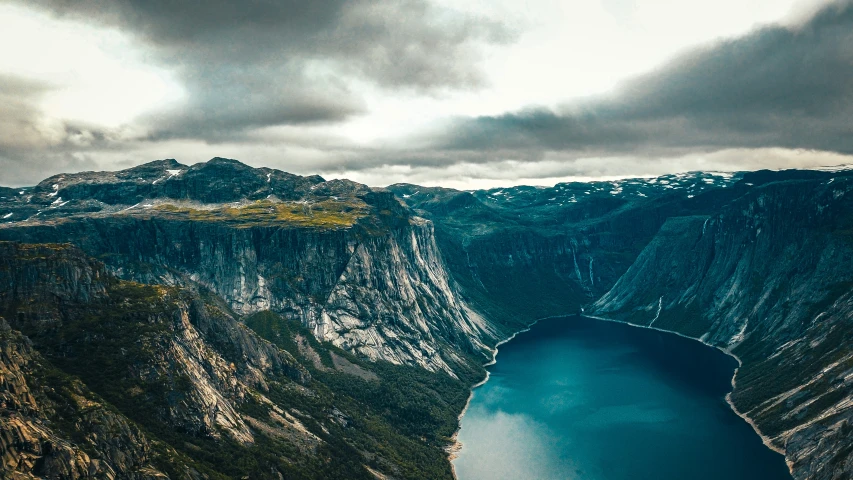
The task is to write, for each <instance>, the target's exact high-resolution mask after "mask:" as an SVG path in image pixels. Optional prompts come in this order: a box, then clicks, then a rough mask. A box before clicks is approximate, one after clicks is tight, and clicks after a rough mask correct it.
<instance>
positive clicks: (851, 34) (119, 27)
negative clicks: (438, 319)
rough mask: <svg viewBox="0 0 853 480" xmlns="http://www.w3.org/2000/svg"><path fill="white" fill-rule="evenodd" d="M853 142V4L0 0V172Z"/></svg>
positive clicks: (336, 163) (478, 181) (588, 169)
mask: <svg viewBox="0 0 853 480" xmlns="http://www.w3.org/2000/svg"><path fill="white" fill-rule="evenodd" d="M850 155H853V1H844V2H837V1H815V0H808V1H806V0H715V1H706V0H689V1H685V0H574V1H563V2H558V1H548V0H527V1H522V0H515V1H509V0H468V1H466V2H458V1H450V0H397V1H383V0H378V1H367V0H333V1H321V0H314V1H308V2H305V1H293V0H282V1H275V0H241V1H225V0H211V1H204V2H198V1H175V0H114V1H111V2H105V1H103V0H74V1H67V0H26V1H9V0H0V185H13V186H21V185H29V184H34V183H36V182H38V181H39V180H41V179H43V178H45V177H47V176H49V175H52V174H55V173H59V172H70V171H81V170H112V169H119V168H126V167H129V166H132V165H135V164H139V163H143V162H147V161H150V160H155V159H160V158H176V159H177V160H178V161H180V162H182V163H187V164H191V163H195V162H199V161H205V160H208V159H209V158H211V157H214V156H223V157H230V158H236V159H239V160H241V161H243V162H245V163H248V164H250V165H254V166H270V167H274V168H279V169H282V170H286V171H290V172H294V173H300V174H314V173H319V174H321V175H323V176H325V177H327V178H339V177H346V178H351V179H353V180H357V181H362V182H365V183H368V184H370V185H374V186H383V185H388V184H391V183H396V182H409V183H420V184H427V185H444V186H451V187H457V188H481V187H491V186H506V185H514V184H538V185H551V184H554V183H555V182H558V181H563V180H567V179H578V178H579V179H586V178H602V177H606V178H614V177H626V176H640V175H656V174H663V173H672V172H679V171H688V170H700V169H702V170H729V171H731V170H746V169H758V168H790V167H807V166H819V165H835V164H841V163H853V158H851V157H850Z"/></svg>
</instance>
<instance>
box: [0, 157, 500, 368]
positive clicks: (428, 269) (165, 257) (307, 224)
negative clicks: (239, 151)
mask: <svg viewBox="0 0 853 480" xmlns="http://www.w3.org/2000/svg"><path fill="white" fill-rule="evenodd" d="M161 170H162V172H161ZM163 172H165V173H163ZM169 172H178V173H169ZM225 178H227V179H232V178H237V179H238V180H240V181H239V182H237V181H232V180H229V182H227V183H228V185H229V186H228V188H227V189H226V188H224V187H223V188H219V183H221V182H222V181H223V179H225ZM204 179H207V183H206V184H205V183H204ZM211 192H218V193H216V194H214V193H211ZM51 195H52V196H51ZM40 198H42V200H39V199H40ZM51 198H61V199H63V202H66V203H68V202H71V203H69V204H68V205H65V206H64V207H63V208H72V209H74V210H73V211H72V212H73V213H69V214H63V215H60V214H59V213H57V211H56V210H55V209H54V210H50V211H47V210H45V211H43V212H42V213H41V214H40V215H38V216H36V217H32V218H30V219H29V220H26V221H23V222H13V223H7V224H5V225H4V228H2V229H0V238H4V239H10V240H12V239H13V240H23V241H28V242H45V241H47V242H66V241H70V242H73V243H75V244H77V245H79V246H80V247H81V248H83V250H84V251H86V253H88V254H90V255H93V256H96V257H98V258H101V259H103V260H104V261H105V262H106V263H107V265H108V267H109V269H110V271H111V272H112V273H114V274H116V275H119V276H121V277H122V278H125V279H132V280H136V281H140V282H146V283H158V284H167V285H184V286H190V287H193V288H199V287H200V288H204V289H208V290H210V291H212V292H213V293H215V294H216V295H218V296H219V297H221V298H222V299H224V300H225V301H226V302H227V304H228V305H229V307H230V308H231V309H233V310H234V311H235V312H236V313H238V314H240V315H248V314H252V313H256V312H259V311H264V310H272V311H274V312H276V313H278V314H280V315H282V316H284V317H285V318H288V319H292V320H296V321H299V322H301V323H302V324H303V325H305V326H307V327H309V328H310V329H311V330H312V331H313V332H314V334H315V335H316V336H317V337H318V338H320V339H322V340H328V341H331V342H332V343H333V344H335V345H337V346H340V347H342V348H345V349H347V350H350V351H353V352H357V353H359V354H361V355H364V356H366V357H368V358H371V359H375V360H379V359H381V360H386V361H389V362H392V363H396V364H409V365H419V366H421V367H424V368H426V369H428V370H430V371H438V370H443V371H445V372H448V373H450V374H451V375H455V373H454V366H455V365H458V364H460V363H464V360H463V359H462V357H460V354H462V355H469V354H470V355H474V356H482V355H485V352H486V351H487V348H486V344H488V343H493V342H494V341H495V339H494V338H495V336H496V334H495V333H494V332H493V331H492V329H491V328H490V327H489V326H488V325H487V324H486V322H485V321H483V319H482V318H481V317H480V316H479V315H478V314H476V313H475V312H473V311H472V310H471V309H470V308H469V307H467V306H466V305H465V304H464V303H463V302H462V301H461V300H460V298H459V296H458V289H457V287H456V284H455V283H454V282H453V281H452V280H451V279H450V277H449V276H448V274H447V272H446V269H445V265H444V260H443V258H442V255H441V253H440V252H439V250H438V248H437V246H436V243H435V239H434V236H433V227H432V225H431V223H430V222H427V221H424V220H422V219H419V218H417V217H414V216H412V215H410V213H409V211H408V209H406V208H405V207H404V206H402V205H401V204H400V203H399V202H398V201H397V200H396V199H395V198H394V196H393V195H392V194H391V193H389V192H383V191H375V190H371V189H368V188H367V187H365V186H363V185H359V184H355V183H353V182H347V181H339V180H336V181H331V182H325V181H323V179H322V178H320V177H298V176H294V175H289V174H285V173H284V172H278V171H273V170H269V169H252V168H251V167H247V166H245V165H242V164H239V162H234V161H226V160H220V159H214V160H212V161H211V162H208V163H207V164H199V165H196V166H193V167H183V166H180V165H179V164H176V163H173V162H168V161H166V162H154V163H152V164H148V165H147V166H143V167H137V168H136V169H131V170H129V171H124V172H117V173H114V174H112V173H111V174H97V175H96V174H78V175H76V176H59V177H56V178H52V179H48V180H46V181H44V182H42V183H41V184H40V185H39V186H38V187H36V188H35V189H34V190H33V193H32V194H31V198H30V200H29V201H28V202H24V201H23V200H21V199H18V200H16V201H14V202H11V203H10V204H11V205H17V207H16V208H19V209H22V208H26V207H25V205H27V204H31V203H33V201H36V202H38V201H41V202H42V203H44V202H47V201H48V200H50V199H51ZM175 199H178V200H180V202H179V201H177V200H175ZM294 199H298V200H294ZM188 201H189V202H190V203H186V202H188ZM212 201H228V202H235V201H236V202H237V203H228V204H220V203H199V202H212ZM131 202H135V203H136V204H138V205H135V204H133V203H131ZM181 202H184V203H181ZM95 204H96V205H97V208H98V209H99V210H98V211H97V212H91V211H84V209H85V208H90V207H92V205H95ZM22 205H24V206H22ZM10 208H11V207H10Z"/></svg>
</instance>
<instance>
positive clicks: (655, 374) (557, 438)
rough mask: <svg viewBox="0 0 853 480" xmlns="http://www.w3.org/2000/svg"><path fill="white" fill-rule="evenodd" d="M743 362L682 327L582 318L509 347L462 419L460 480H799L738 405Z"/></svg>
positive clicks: (543, 328)
mask: <svg viewBox="0 0 853 480" xmlns="http://www.w3.org/2000/svg"><path fill="white" fill-rule="evenodd" d="M735 367H737V362H736V361H735V360H734V359H732V358H731V357H729V356H727V355H725V354H723V353H722V352H719V351H718V350H716V349H713V348H710V347H707V346H704V345H702V344H700V343H699V342H696V341H694V340H690V339H686V338H681V337H678V336H676V335H673V334H667V333H661V332H656V331H653V330H648V329H640V328H635V327H630V326H627V325H623V324H618V323H611V322H603V321H598V320H592V319H587V318H579V317H565V318H559V319H550V320H544V321H542V322H539V323H538V324H536V325H535V326H534V327H533V328H532V329H531V330H530V331H529V332H525V333H522V334H520V335H518V336H517V337H516V338H515V339H514V340H512V341H510V342H509V343H507V344H505V345H502V346H501V347H500V353H499V355H498V357H497V363H496V364H495V365H493V366H491V367H489V371H490V372H491V377H490V379H489V381H488V382H486V384H484V385H483V386H481V387H479V388H477V389H475V390H474V395H473V398H472V399H471V404H470V406H469V408H468V410H467V412H466V413H465V416H464V417H463V418H462V429H461V430H460V432H459V440H460V441H461V442H462V445H463V446H462V450H461V451H460V452H459V456H458V458H456V459H455V460H454V462H453V463H454V466H455V468H456V472H457V476H458V477H459V480H500V479H560V480H565V479H583V480H686V479H692V480H723V479H724V480H756V479H761V480H791V477H790V475H789V474H788V469H787V467H786V466H785V462H784V458H783V457H782V456H781V455H779V454H778V453H775V452H773V451H771V450H769V449H768V448H767V447H765V446H764V445H763V444H762V443H761V439H760V438H759V437H758V435H756V434H755V432H754V431H753V430H752V428H751V427H750V426H749V425H748V424H747V423H746V422H744V421H743V420H742V419H741V418H739V417H738V416H737V415H735V413H734V412H732V411H731V409H729V406H728V405H727V404H726V402H725V398H724V397H725V394H726V393H727V392H729V391H730V390H731V383H730V382H731V377H732V373H733V372H734V369H735Z"/></svg>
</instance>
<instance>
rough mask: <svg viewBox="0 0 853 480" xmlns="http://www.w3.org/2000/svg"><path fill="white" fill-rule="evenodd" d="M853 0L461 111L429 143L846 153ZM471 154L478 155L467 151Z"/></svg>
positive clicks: (514, 151)
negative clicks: (499, 109)
mask: <svg viewBox="0 0 853 480" xmlns="http://www.w3.org/2000/svg"><path fill="white" fill-rule="evenodd" d="M851 80H853V3H851V2H849V1H847V2H841V3H834V4H831V5H829V6H826V7H824V8H823V9H821V10H819V11H818V12H817V13H816V14H815V15H814V16H813V17H811V18H809V19H808V20H806V21H804V22H802V23H799V24H795V25H786V26H783V25H773V26H766V27H763V28H760V29H758V30H755V31H753V32H751V33H749V34H747V35H745V36H742V37H738V38H734V39H728V40H723V41H719V42H716V43H714V44H712V45H710V46H706V47H703V48H698V49H694V50H692V51H689V52H687V53H685V54H683V55H681V56H679V57H678V58H676V59H674V60H672V61H670V62H668V63H666V64H665V65H663V66H662V67H661V68H659V69H657V70H655V71H652V72H650V73H648V74H646V75H642V76H640V77H637V78H633V79H631V80H629V81H627V82H626V83H624V84H623V85H622V86H621V87H620V88H619V89H618V90H617V92H616V93H615V94H613V95H611V96H608V97H599V98H596V99H592V100H587V101H583V102H577V103H574V104H570V105H566V106H564V107H562V108H559V109H546V108H530V109H526V110H523V111H519V112H514V113H507V114H503V115H497V116H489V117H478V118H461V119H456V120H454V121H452V122H451V123H450V124H449V125H448V126H447V127H446V128H445V129H443V130H441V131H439V132H437V133H436V132H434V133H433V137H432V140H433V148H435V149H437V150H442V151H446V152H457V153H462V152H469V153H470V154H475V153H476V152H480V155H479V158H480V159H481V161H493V160H494V159H495V158H503V159H527V160H534V159H542V158H545V156H546V155H545V154H546V152H562V153H564V154H572V155H574V156H575V157H578V158H579V157H583V156H614V155H627V154H631V155H635V156H636V155H639V156H644V157H655V156H664V155H668V156H681V155H686V154H688V153H691V152H710V151H715V150H719V149H726V148H791V149H814V150H825V151H832V152H839V153H853V123H851V122H850V119H851V118H853V81H851ZM474 156H476V155H474Z"/></svg>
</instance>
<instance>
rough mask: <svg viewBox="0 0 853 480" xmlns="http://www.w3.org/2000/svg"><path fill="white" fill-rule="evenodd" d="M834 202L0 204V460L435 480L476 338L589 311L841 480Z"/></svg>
mask: <svg viewBox="0 0 853 480" xmlns="http://www.w3.org/2000/svg"><path fill="white" fill-rule="evenodd" d="M851 189H853V175H851V172H849V171H845V170H840V171H795V170H792V171H759V172H742V173H736V174H730V173H717V172H692V173H684V174H675V175H668V176H663V177H658V178H653V179H627V180H620V181H613V182H590V183H565V184H557V185H555V186H554V187H549V188H541V187H513V188H505V189H493V190H480V191H457V190H452V189H444V188H435V187H421V186H416V185H408V184H398V185H392V186H390V187H388V188H387V189H375V188H369V187H366V186H364V185H361V184H357V183H355V182H349V181H345V180H331V181H326V180H325V179H323V178H321V177H318V176H311V177H300V176H297V175H291V174H288V173H285V172H281V171H278V170H273V169H267V168H259V169H255V168H252V167H249V166H247V165H244V164H242V163H240V162H237V161H235V160H229V159H221V158H215V159H213V160H211V161H209V162H206V163H200V164H196V165H193V166H186V165H182V164H179V163H177V162H176V161H174V160H160V161H155V162H151V163H148V164H145V165H141V166H138V167H134V168H131V169H128V170H124V171H119V172H84V173H78V174H64V175H58V176H55V177H51V178H48V179H46V180H44V181H43V182H41V183H39V184H38V185H36V186H35V187H31V188H24V189H15V190H13V189H4V190H2V192H0V197H2V198H0V218H2V220H0V222H2V223H0V241H2V243H0V251H2V255H0V262H2V264H0V317H2V318H3V320H2V322H0V325H2V327H3V328H2V337H1V338H2V340H0V341H2V358H0V360H2V372H3V375H4V376H3V378H4V379H6V380H5V383H4V386H3V389H4V390H3V391H0V395H2V398H3V402H4V405H5V406H4V408H5V412H6V414H5V415H4V416H3V417H2V419H0V421H2V423H0V432H2V435H0V439H2V440H0V449H2V452H3V468H4V470H7V471H12V472H16V474H18V475H20V476H21V478H31V477H38V476H48V477H58V478H89V477H93V478H103V477H107V478H118V477H120V478H166V477H168V478H233V477H238V478H239V477H241V476H243V475H249V476H250V477H251V478H451V477H452V475H453V472H452V469H451V465H450V463H449V462H448V460H447V455H446V452H445V449H446V448H447V447H448V446H449V445H450V444H452V441H453V440H452V439H453V436H454V433H455V432H456V430H457V428H458V418H457V417H458V415H459V413H460V412H461V411H462V410H463V408H464V407H465V404H466V401H467V400H468V397H469V389H470V387H471V386H472V385H474V384H476V383H477V382H479V381H481V380H482V379H483V377H484V374H485V372H484V369H483V367H482V365H483V364H484V363H486V362H487V361H488V360H489V359H490V358H491V356H492V349H493V348H494V346H495V345H496V344H497V343H498V342H499V341H501V340H504V339H506V338H508V337H509V336H511V335H512V334H514V333H516V332H518V331H520V330H523V329H524V328H526V327H527V326H528V325H530V324H531V323H533V322H534V321H535V320H537V319H540V318H543V317H549V316H555V315H566V314H571V313H575V312H578V311H579V310H580V309H581V308H582V307H583V308H585V309H586V311H587V312H589V313H591V314H592V315H595V316H601V317H606V318H611V319H614V320H619V321H623V322H628V323H633V324H636V325H643V326H648V325H650V324H652V323H654V327H656V328H659V329H663V330H667V331H672V332H676V333H679V334H681V335H684V336H687V337H691V338H694V339H699V340H701V341H703V342H705V343H707V344H709V345H712V346H716V347H719V348H721V349H725V350H727V351H730V352H732V353H733V354H735V355H737V356H738V357H739V358H740V359H741V360H742V361H743V365H742V366H741V367H740V369H739V370H738V373H737V376H736V384H735V388H734V391H733V394H732V396H731V401H732V403H733V404H734V406H735V407H736V408H737V409H738V410H739V411H740V412H743V413H744V414H745V415H747V416H748V417H749V418H750V419H752V421H754V423H755V425H756V426H757V428H758V429H759V430H760V431H761V432H762V433H763V434H764V435H765V436H766V437H767V438H768V439H769V440H768V441H769V443H770V444H771V446H773V447H774V448H775V449H777V450H779V451H783V452H784V454H785V459H786V461H787V465H788V467H789V469H790V472H791V474H792V475H793V476H794V478H796V479H806V478H809V479H819V480H823V479H827V480H829V479H843V478H850V477H851V475H853V434H851V428H852V427H851V426H850V421H851V417H853V408H851V406H853V396H852V394H853V373H852V372H853V349H851V347H850V339H851V338H853V321H851V319H853V278H851V275H853V273H851V272H852V271H851V269H850V268H849V265H851V260H853V242H851V238H853V237H851V232H853V205H851V201H853V200H851V196H850V190H851ZM498 365H500V363H499V364H498ZM715 392H717V390H715ZM717 393H725V391H721V392H717ZM463 424H464V422H463ZM740 425H741V427H744V428H747V429H748V426H746V424H745V423H743V424H740ZM105 430H109V431H112V432H120V435H119V436H118V437H116V438H120V439H121V440H119V441H110V440H109V439H108V438H107V436H105V435H103V434H100V433H99V432H103V431H105ZM463 431H464V430H463ZM753 440H754V441H755V442H757V443H758V447H760V448H761V449H763V448H764V447H762V446H761V445H760V442H759V440H758V439H757V437H755V438H753ZM463 443H464V442H463ZM762 452H763V454H768V455H774V456H775V454H773V453H772V452H770V451H769V450H766V449H765V450H762ZM783 470H784V467H783ZM462 480H465V479H464V477H462Z"/></svg>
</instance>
